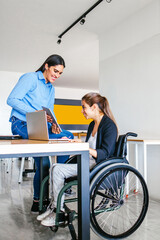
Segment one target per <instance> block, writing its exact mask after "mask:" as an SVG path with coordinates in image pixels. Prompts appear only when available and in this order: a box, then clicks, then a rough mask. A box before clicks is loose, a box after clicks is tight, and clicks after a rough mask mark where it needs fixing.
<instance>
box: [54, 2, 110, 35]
mask: <svg viewBox="0 0 160 240" xmlns="http://www.w3.org/2000/svg"><path fill="white" fill-rule="evenodd" d="M102 1H103V0H99V1H97V2H96V3H95V4H93V6H91V7H90V8H89V9H88V10H87V11H86V12H84V13H83V14H82V15H81V16H80V17H79V18H78V19H77V20H76V21H74V22H73V23H72V24H71V25H70V26H69V27H68V28H66V30H64V31H63V32H62V33H61V34H60V35H59V36H58V38H59V39H61V38H62V36H63V35H64V34H65V33H66V32H68V31H69V30H70V29H71V28H72V27H73V26H74V25H76V24H77V23H78V22H79V21H80V20H81V19H83V18H85V17H86V15H87V14H88V13H89V12H91V11H92V10H93V9H94V8H95V7H97V6H98V5H99V4H100V3H101V2H102ZM106 1H107V2H108V3H110V2H111V1H112V0H106Z"/></svg>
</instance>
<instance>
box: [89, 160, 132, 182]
mask: <svg viewBox="0 0 160 240" xmlns="http://www.w3.org/2000/svg"><path fill="white" fill-rule="evenodd" d="M114 163H126V164H129V162H128V161H127V159H126V158H125V157H124V158H120V157H111V158H107V159H104V160H103V161H101V162H99V163H98V164H97V165H95V166H94V168H93V169H92V170H91V173H90V181H91V180H92V179H93V177H94V176H95V174H97V173H98V172H99V171H100V170H101V169H102V168H104V167H106V166H109V165H112V164H114Z"/></svg>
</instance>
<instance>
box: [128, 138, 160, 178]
mask: <svg viewBox="0 0 160 240" xmlns="http://www.w3.org/2000/svg"><path fill="white" fill-rule="evenodd" d="M127 144H128V145H129V144H134V145H135V160H136V168H137V169H138V145H142V146H143V164H144V180H145V181H146V183H147V146H149V145H160V140H143V139H128V140H127ZM127 149H129V148H128V147H127ZM127 155H128V160H129V151H128V154H127Z"/></svg>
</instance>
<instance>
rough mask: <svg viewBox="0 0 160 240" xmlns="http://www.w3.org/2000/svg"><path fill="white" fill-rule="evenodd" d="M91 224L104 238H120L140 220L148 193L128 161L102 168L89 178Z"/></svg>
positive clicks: (134, 229) (130, 230)
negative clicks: (90, 180)
mask: <svg viewBox="0 0 160 240" xmlns="http://www.w3.org/2000/svg"><path fill="white" fill-rule="evenodd" d="M90 190H91V192H90V197H91V204H90V208H91V228H92V230H93V231H94V232H95V233H96V234H97V235H99V236H100V237H102V238H104V239H108V238H110V239H111V238H124V237H127V236H129V235H130V234H132V233H133V232H134V231H136V229H137V228H138V227H139V226H140V224H141V223H142V221H143V219H144V217H145V215H146V213H147V209H148V203H149V196H148V190H147V186H146V184H145V181H144V179H143V177H142V175H141V174H140V173H139V172H138V171H137V170H136V169H135V168H133V167H131V166H130V165H128V164H114V165H112V166H110V167H107V168H105V169H102V170H101V171H100V173H98V174H97V176H95V177H94V179H93V181H92V182H91V188H90Z"/></svg>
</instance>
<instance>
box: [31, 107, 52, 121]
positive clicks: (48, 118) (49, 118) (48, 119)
mask: <svg viewBox="0 0 160 240" xmlns="http://www.w3.org/2000/svg"><path fill="white" fill-rule="evenodd" d="M42 111H44V110H36V111H35V112H42ZM47 122H50V123H52V118H51V116H49V115H48V114H47Z"/></svg>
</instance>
